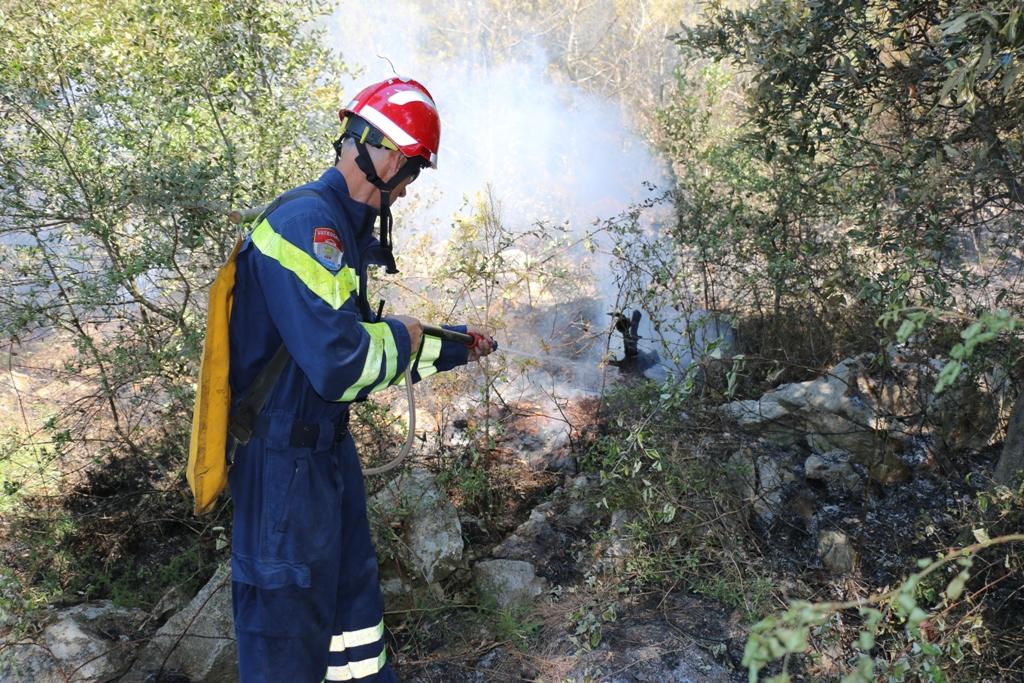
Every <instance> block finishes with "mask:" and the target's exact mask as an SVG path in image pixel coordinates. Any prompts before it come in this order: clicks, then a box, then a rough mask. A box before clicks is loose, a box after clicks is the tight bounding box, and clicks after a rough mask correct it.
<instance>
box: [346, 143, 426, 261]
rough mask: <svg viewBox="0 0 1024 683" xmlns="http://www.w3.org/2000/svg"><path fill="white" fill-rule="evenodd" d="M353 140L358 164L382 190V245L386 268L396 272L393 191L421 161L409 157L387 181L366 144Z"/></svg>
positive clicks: (368, 178)
mask: <svg viewBox="0 0 1024 683" xmlns="http://www.w3.org/2000/svg"><path fill="white" fill-rule="evenodd" d="M353 140H354V142H355V143H356V149H357V150H358V151H359V153H358V154H357V155H356V164H357V165H358V166H359V169H360V170H361V171H362V172H363V173H364V174H365V175H366V179H367V180H369V181H370V182H371V183H373V185H374V187H376V188H377V189H378V190H380V246H381V250H382V256H383V258H384V267H385V270H386V272H387V273H390V274H394V273H397V272H398V266H397V265H396V264H395V254H394V246H393V243H392V241H391V228H392V227H393V225H394V219H393V218H392V217H391V192H392V191H393V190H394V189H395V188H396V187H398V186H399V185H400V184H401V183H402V181H404V180H405V179H406V178H412V177H415V176H416V174H417V173H419V169H420V162H419V160H417V159H415V158H412V159H407V160H406V162H405V164H404V165H403V166H402V168H400V169H398V173H396V174H395V175H394V177H393V178H391V180H389V181H387V182H385V181H384V179H382V178H381V177H380V176H379V175H377V169H376V168H375V167H374V165H373V159H372V158H370V152H369V150H367V149H366V144H365V143H364V142H362V141H360V140H359V138H353Z"/></svg>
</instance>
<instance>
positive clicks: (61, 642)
mask: <svg viewBox="0 0 1024 683" xmlns="http://www.w3.org/2000/svg"><path fill="white" fill-rule="evenodd" d="M145 619H146V613H145V612H144V611H142V610H138V609H130V608H126V607H118V606H116V605H114V604H113V603H111V602H110V601H109V600H103V601H100V602H93V603H86V604H82V605H76V606H74V607H70V608H67V609H64V610H61V611H59V612H58V613H57V614H56V615H55V618H54V619H53V621H52V622H51V623H50V624H49V625H48V626H46V628H44V629H43V631H42V633H41V634H40V635H39V637H38V638H36V639H35V640H33V641H30V642H29V641H25V642H18V641H13V642H4V641H3V640H0V650H3V651H5V653H4V656H3V657H0V679H2V680H4V681H12V682H16V681H24V683H51V682H52V683H58V682H59V683H70V682H74V683H86V682H93V681H94V682H96V683H102V682H105V681H112V680H116V679H117V678H118V676H120V675H121V674H122V673H124V671H125V669H127V668H128V665H129V663H130V662H131V655H132V652H133V651H134V649H135V645H134V643H135V642H136V640H135V634H136V632H137V631H138V629H139V628H140V627H141V626H142V623H143V622H144V621H145Z"/></svg>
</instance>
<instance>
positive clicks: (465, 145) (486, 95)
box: [328, 0, 666, 245]
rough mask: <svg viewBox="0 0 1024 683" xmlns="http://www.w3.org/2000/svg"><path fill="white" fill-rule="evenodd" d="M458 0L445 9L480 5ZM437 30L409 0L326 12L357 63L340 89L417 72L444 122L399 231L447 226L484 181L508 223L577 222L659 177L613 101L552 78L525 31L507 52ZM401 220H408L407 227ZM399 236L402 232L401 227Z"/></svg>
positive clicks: (637, 197) (632, 196)
mask: <svg viewBox="0 0 1024 683" xmlns="http://www.w3.org/2000/svg"><path fill="white" fill-rule="evenodd" d="M474 7H475V5H474V3H472V2H467V1H465V0H463V1H462V2H461V3H459V6H457V7H454V8H453V7H451V6H450V5H448V6H446V7H445V9H444V12H446V13H447V14H448V15H449V16H451V15H455V16H470V15H472V14H473V13H474V12H475V11H476V10H475V9H474ZM440 28H442V27H439V26H437V19H436V18H434V17H431V16H429V15H428V14H427V13H424V12H423V10H422V9H421V8H420V7H419V6H418V5H416V4H414V3H413V2H409V1H402V0H385V1H383V2H377V3H374V4H373V5H372V6H370V4H369V3H367V4H362V3H361V4H360V6H359V7H358V8H356V7H355V6H354V5H352V4H350V3H343V4H342V6H341V7H339V9H338V10H337V11H336V13H335V14H334V16H333V17H332V18H331V20H330V24H329V31H328V40H329V42H330V46H331V47H332V48H333V49H335V50H337V51H338V52H340V53H341V55H342V56H343V57H344V59H345V61H346V62H347V63H348V64H349V65H350V66H352V67H359V68H361V69H362V71H361V73H359V75H358V76H357V77H356V78H355V79H353V82H351V83H346V84H343V85H345V87H346V92H347V94H348V95H354V94H355V93H356V92H358V90H359V88H361V87H362V86H364V85H367V84H369V83H371V82H374V81H377V80H380V79H382V78H386V77H388V76H390V75H392V71H391V65H390V64H389V61H390V63H391V64H393V65H394V68H395V71H396V72H397V73H398V74H399V75H402V76H408V77H412V78H415V79H417V80H419V81H420V82H421V83H423V84H424V85H426V86H427V88H428V89H429V90H430V91H431V94H432V95H433V96H434V99H435V101H436V102H437V105H438V109H439V112H440V114H441V120H442V135H441V151H440V154H439V158H438V169H437V170H436V171H428V172H425V173H424V174H422V175H421V177H420V180H418V181H417V183H416V185H415V186H414V188H413V192H414V193H415V194H417V195H418V197H420V199H421V200H425V201H420V202H418V203H417V204H416V205H415V206H414V207H412V209H410V210H405V209H403V207H402V206H401V205H399V206H398V207H396V215H397V217H398V220H399V221H400V222H401V226H402V228H401V230H403V231H404V230H410V229H420V230H430V231H431V232H432V234H434V235H435V236H438V237H442V238H443V237H444V236H445V235H446V231H447V227H448V224H449V223H450V219H451V216H452V215H453V214H454V213H456V212H457V211H458V210H459V208H460V206H461V205H462V204H463V200H464V198H465V197H470V196H473V195H475V194H476V193H478V192H480V191H481V190H483V189H484V188H485V187H486V186H487V185H490V187H491V188H492V193H493V195H494V196H495V197H496V199H498V200H499V201H500V202H501V204H502V206H503V208H504V215H505V217H506V222H507V224H508V227H510V228H513V229H516V228H518V227H521V226H528V225H532V224H534V223H535V222H537V221H549V222H552V223H562V222H565V221H567V222H568V223H569V225H570V226H571V227H573V228H575V229H577V230H581V229H584V228H585V227H586V226H589V225H591V224H592V223H593V222H594V221H595V220H596V219H605V218H610V217H612V216H615V215H617V214H618V213H620V212H622V211H623V210H625V209H627V208H628V207H629V206H630V205H631V204H634V203H636V202H639V201H642V200H643V199H645V198H647V197H648V196H650V189H649V188H648V187H647V186H645V183H651V184H655V185H659V184H663V183H664V181H665V177H666V171H665V167H664V165H663V164H662V163H661V162H660V161H659V160H658V159H657V158H656V157H655V155H654V154H653V153H652V151H651V150H650V149H649V148H648V146H647V145H646V144H645V142H644V140H643V139H642V138H641V137H640V135H639V134H638V132H637V131H636V129H635V126H634V123H633V122H631V120H630V116H629V113H628V112H627V111H625V110H624V109H623V108H622V107H620V106H619V105H618V104H616V103H614V102H611V101H609V100H605V99H602V98H600V97H598V96H596V95H593V94H590V93H586V92H584V91H582V90H581V89H579V88H577V87H575V86H574V85H573V84H572V83H570V82H568V81H566V80H565V79H564V78H560V77H559V76H558V75H557V72H556V70H555V69H554V68H552V63H551V60H550V59H549V57H548V56H547V55H546V54H545V52H544V50H543V49H542V48H541V47H540V46H539V45H538V44H537V43H535V42H531V41H530V40H528V39H527V40H524V41H523V42H522V43H521V44H520V45H519V47H517V48H516V52H515V55H514V57H513V58H512V59H508V58H506V57H504V56H503V58H501V59H500V60H499V59H497V56H496V55H494V54H488V53H486V52H484V51H482V50H478V51H477V52H476V53H473V54H468V53H463V54H459V55H453V56H439V54H438V52H439V50H438V49H437V46H433V45H431V44H430V36H431V35H436V34H437V31H438V30H439V29H440ZM403 211H404V213H403ZM406 226H409V227H406ZM398 239H399V245H400V244H401V239H402V237H401V235H400V234H399V236H398Z"/></svg>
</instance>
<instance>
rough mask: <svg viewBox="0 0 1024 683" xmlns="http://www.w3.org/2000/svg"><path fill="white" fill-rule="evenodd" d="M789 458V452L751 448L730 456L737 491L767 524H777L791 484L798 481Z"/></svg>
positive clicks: (741, 449)
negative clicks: (790, 466) (776, 519)
mask: <svg viewBox="0 0 1024 683" xmlns="http://www.w3.org/2000/svg"><path fill="white" fill-rule="evenodd" d="M787 459H788V454H786V453H783V452H777V451H769V450H765V449H759V448H751V447H743V448H740V449H739V450H737V451H735V452H734V453H733V454H732V455H731V456H730V457H729V471H730V476H731V478H732V482H731V483H732V486H733V488H734V489H735V490H736V492H737V493H738V494H739V495H740V496H741V497H742V498H743V499H744V500H746V501H747V502H749V503H750V505H751V507H752V508H753V510H754V513H755V514H756V515H757V516H758V518H759V519H760V520H761V522H762V523H763V524H765V525H770V524H771V523H772V522H774V521H775V518H776V516H777V515H778V513H779V511H780V510H781V508H782V505H783V503H784V501H785V499H786V493H787V488H788V485H789V484H790V483H791V482H793V481H795V480H796V477H795V476H794V475H793V473H792V471H791V470H790V468H789V466H788V463H787V462H785V460H787Z"/></svg>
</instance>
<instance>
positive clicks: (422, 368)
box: [395, 334, 441, 387]
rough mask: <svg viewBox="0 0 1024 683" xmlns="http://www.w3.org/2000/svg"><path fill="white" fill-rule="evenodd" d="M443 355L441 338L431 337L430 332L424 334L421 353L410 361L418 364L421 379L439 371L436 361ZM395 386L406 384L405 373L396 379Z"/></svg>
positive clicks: (417, 370)
mask: <svg viewBox="0 0 1024 683" xmlns="http://www.w3.org/2000/svg"><path fill="white" fill-rule="evenodd" d="M440 357H441V338H440V337H431V336H430V335H428V334H425V335H423V348H421V349H420V351H419V354H418V355H417V356H415V357H413V359H412V360H411V361H410V363H415V364H416V372H418V373H419V375H420V379H424V378H426V377H430V376H431V375H433V374H436V373H437V368H436V367H434V362H435V361H436V360H437V359H438V358H440ZM395 386H399V387H404V386H405V375H404V374H401V375H399V376H398V379H396V380H395Z"/></svg>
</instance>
